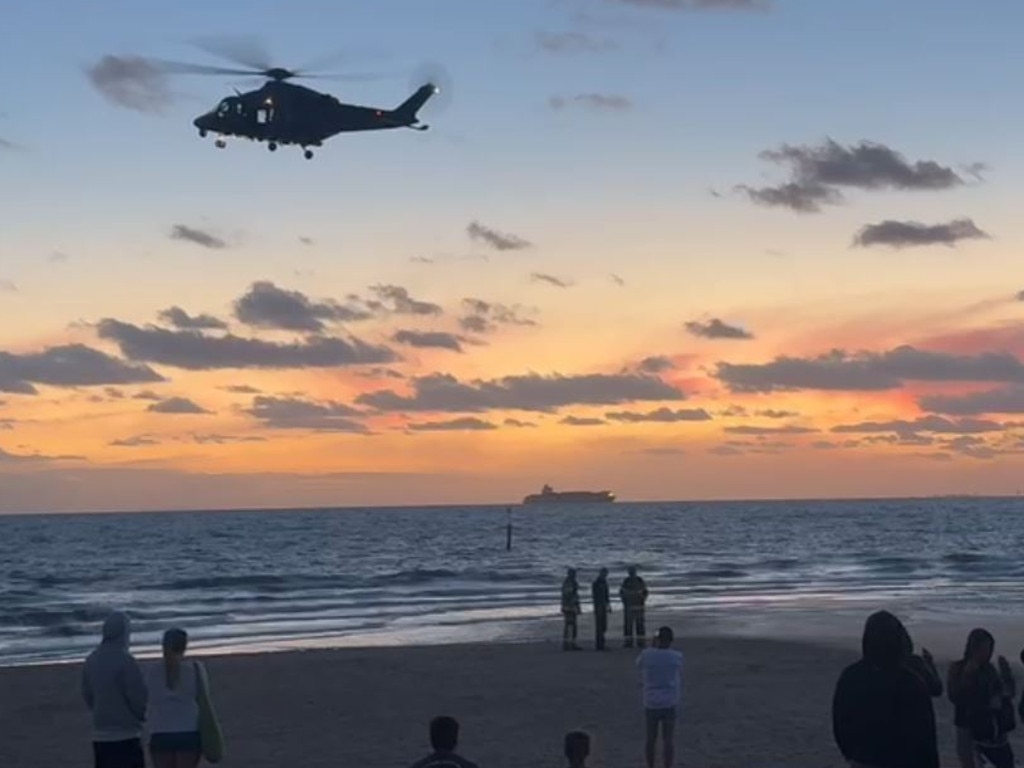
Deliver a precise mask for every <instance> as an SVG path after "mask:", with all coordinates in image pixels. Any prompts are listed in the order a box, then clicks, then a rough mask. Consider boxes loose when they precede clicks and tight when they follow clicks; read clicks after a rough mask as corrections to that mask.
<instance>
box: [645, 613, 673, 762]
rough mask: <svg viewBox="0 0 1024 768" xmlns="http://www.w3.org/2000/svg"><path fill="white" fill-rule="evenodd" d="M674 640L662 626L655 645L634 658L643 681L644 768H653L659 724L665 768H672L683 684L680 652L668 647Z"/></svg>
mask: <svg viewBox="0 0 1024 768" xmlns="http://www.w3.org/2000/svg"><path fill="white" fill-rule="evenodd" d="M673 639H674V635H673V634H672V630H671V628H669V627H662V628H661V629H659V630H658V636H657V639H656V640H655V645H654V647H653V648H647V649H646V650H644V651H643V652H642V653H641V654H640V656H639V657H638V658H637V660H636V665H637V667H639V668H640V672H641V676H642V678H643V684H644V710H645V713H646V716H647V742H646V744H645V750H644V751H645V756H646V757H647V768H654V753H655V747H656V746H657V742H658V726H659V725H660V726H661V735H662V739H663V741H664V758H665V768H672V764H673V763H674V762H675V726H676V709H677V707H678V706H679V694H680V689H681V687H682V682H681V677H682V675H681V672H682V668H683V654H682V653H680V652H679V651H676V650H674V649H673V648H672V647H671V646H672V640H673Z"/></svg>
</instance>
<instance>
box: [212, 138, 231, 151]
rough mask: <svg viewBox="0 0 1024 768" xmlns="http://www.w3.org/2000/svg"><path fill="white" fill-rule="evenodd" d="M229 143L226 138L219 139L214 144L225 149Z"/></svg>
mask: <svg viewBox="0 0 1024 768" xmlns="http://www.w3.org/2000/svg"><path fill="white" fill-rule="evenodd" d="M227 145H228V143H227V142H226V141H224V139H217V140H216V141H215V142H213V146H215V147H216V148H217V149H224V147H226V146H227Z"/></svg>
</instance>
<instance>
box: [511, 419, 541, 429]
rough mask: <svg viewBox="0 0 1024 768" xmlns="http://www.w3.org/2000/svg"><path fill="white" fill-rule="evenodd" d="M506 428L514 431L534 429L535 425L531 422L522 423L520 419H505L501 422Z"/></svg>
mask: <svg viewBox="0 0 1024 768" xmlns="http://www.w3.org/2000/svg"><path fill="white" fill-rule="evenodd" d="M503 423H504V424H505V426H506V427H514V428H516V429H536V428H537V425H536V424H534V423H533V422H532V421H523V420H522V419H505V421H504V422H503Z"/></svg>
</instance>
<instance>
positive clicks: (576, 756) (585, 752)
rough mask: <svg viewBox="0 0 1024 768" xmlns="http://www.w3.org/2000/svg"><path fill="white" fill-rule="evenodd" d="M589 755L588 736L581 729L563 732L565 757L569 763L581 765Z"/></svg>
mask: <svg viewBox="0 0 1024 768" xmlns="http://www.w3.org/2000/svg"><path fill="white" fill-rule="evenodd" d="M588 757H590V736H588V735H587V734H585V733H584V732H583V731H572V732H571V733H567V734H565V759H566V760H568V761H569V765H574V766H575V765H583V764H584V763H585V762H586V760H587V758H588Z"/></svg>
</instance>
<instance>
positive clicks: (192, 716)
mask: <svg viewBox="0 0 1024 768" xmlns="http://www.w3.org/2000/svg"><path fill="white" fill-rule="evenodd" d="M187 648H188V634H187V633H186V632H185V630H183V629H177V628H175V629H169V630H167V631H166V632H165V633H164V640H163V651H164V653H163V658H162V659H160V661H157V662H155V663H153V664H152V665H150V667H149V669H148V670H147V674H146V687H147V688H148V689H149V708H148V710H147V713H146V720H147V725H148V726H149V753H150V756H151V757H152V758H153V765H154V766H155V768H195V767H196V766H197V765H199V758H200V756H201V754H202V743H201V740H200V738H199V686H200V679H199V677H200V675H201V674H202V673H201V671H200V669H199V663H198V662H188V661H186V660H185V651H186V649H187Z"/></svg>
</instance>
